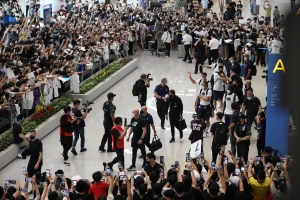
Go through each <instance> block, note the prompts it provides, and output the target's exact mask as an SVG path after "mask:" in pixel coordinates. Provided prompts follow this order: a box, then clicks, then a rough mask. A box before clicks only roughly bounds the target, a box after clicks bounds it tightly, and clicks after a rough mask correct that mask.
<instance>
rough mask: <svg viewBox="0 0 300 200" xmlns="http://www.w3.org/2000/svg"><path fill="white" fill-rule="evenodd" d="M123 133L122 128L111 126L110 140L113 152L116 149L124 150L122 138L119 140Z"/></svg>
mask: <svg viewBox="0 0 300 200" xmlns="http://www.w3.org/2000/svg"><path fill="white" fill-rule="evenodd" d="M123 132H124V130H123V129H122V127H118V126H113V127H112V129H111V135H112V136H111V139H112V149H113V150H115V148H118V149H124V137H123V138H122V139H119V138H118V137H120V135H121V134H122V133H123Z"/></svg>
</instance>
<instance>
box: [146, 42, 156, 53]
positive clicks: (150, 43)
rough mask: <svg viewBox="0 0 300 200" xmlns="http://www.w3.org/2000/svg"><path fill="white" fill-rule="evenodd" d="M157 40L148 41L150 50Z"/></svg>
mask: <svg viewBox="0 0 300 200" xmlns="http://www.w3.org/2000/svg"><path fill="white" fill-rule="evenodd" d="M154 43H155V41H149V42H148V51H151V45H152V44H154Z"/></svg>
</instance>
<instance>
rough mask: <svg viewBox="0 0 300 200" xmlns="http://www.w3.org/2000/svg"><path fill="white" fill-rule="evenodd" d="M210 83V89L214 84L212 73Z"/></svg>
mask: <svg viewBox="0 0 300 200" xmlns="http://www.w3.org/2000/svg"><path fill="white" fill-rule="evenodd" d="M209 82H210V85H211V89H212V90H213V89H214V85H215V80H214V74H212V75H211V77H210V81H209Z"/></svg>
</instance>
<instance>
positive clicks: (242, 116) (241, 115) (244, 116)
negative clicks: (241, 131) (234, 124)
mask: <svg viewBox="0 0 300 200" xmlns="http://www.w3.org/2000/svg"><path fill="white" fill-rule="evenodd" d="M238 118H242V119H246V115H244V114H243V113H240V114H239V117H238Z"/></svg>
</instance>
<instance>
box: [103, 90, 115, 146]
mask: <svg viewBox="0 0 300 200" xmlns="http://www.w3.org/2000/svg"><path fill="white" fill-rule="evenodd" d="M115 96H116V95H115V94H114V93H112V92H110V93H108V94H107V101H106V102H105V103H104V104H103V107H102V110H103V111H104V120H103V125H104V135H103V137H102V140H101V144H100V146H99V151H101V152H105V151H106V150H105V149H104V146H105V144H106V142H107V152H114V151H113V150H112V138H111V134H110V132H111V129H112V127H113V126H114V121H115V112H116V106H115V105H114V104H113V103H112V102H113V100H114V97H115Z"/></svg>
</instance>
